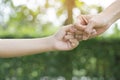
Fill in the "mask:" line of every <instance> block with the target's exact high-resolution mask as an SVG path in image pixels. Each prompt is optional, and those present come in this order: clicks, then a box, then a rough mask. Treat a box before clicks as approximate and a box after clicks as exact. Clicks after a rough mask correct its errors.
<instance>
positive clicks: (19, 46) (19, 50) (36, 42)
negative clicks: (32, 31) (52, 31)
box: [0, 37, 54, 57]
mask: <svg viewBox="0 0 120 80" xmlns="http://www.w3.org/2000/svg"><path fill="white" fill-rule="evenodd" d="M52 50H54V47H53V42H52V37H46V38H40V39H3V40H0V56H1V57H16V56H25V55H30V54H35V53H41V52H46V51H52Z"/></svg>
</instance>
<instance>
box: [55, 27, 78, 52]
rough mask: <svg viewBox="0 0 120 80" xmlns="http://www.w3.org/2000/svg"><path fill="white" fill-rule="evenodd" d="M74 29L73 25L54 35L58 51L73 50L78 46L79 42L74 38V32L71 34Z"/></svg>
mask: <svg viewBox="0 0 120 80" xmlns="http://www.w3.org/2000/svg"><path fill="white" fill-rule="evenodd" d="M72 27H73V25H68V26H64V27H62V28H61V29H60V30H59V31H58V32H57V33H56V34H55V35H53V41H54V47H55V49H56V50H72V49H74V48H75V47H77V46H78V44H79V41H78V40H77V39H76V38H75V37H74V30H73V31H72V32H69V30H70V29H71V28H72Z"/></svg>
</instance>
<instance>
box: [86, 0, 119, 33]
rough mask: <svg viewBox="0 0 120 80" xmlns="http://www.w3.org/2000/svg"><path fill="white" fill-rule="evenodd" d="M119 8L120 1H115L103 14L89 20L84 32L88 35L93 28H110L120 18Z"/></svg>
mask: <svg viewBox="0 0 120 80" xmlns="http://www.w3.org/2000/svg"><path fill="white" fill-rule="evenodd" d="M119 6H120V0H116V1H115V2H113V3H112V4H111V5H110V6H108V7H107V8H106V9H105V10H104V11H103V12H101V13H100V14H98V15H96V16H94V17H93V18H91V20H89V23H88V26H87V27H86V30H85V31H86V32H87V33H88V34H90V33H91V32H92V29H93V28H102V27H106V28H108V27H110V26H111V25H112V24H113V23H114V22H115V21H116V20H118V19H119V18H120V9H119Z"/></svg>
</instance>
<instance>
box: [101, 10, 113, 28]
mask: <svg viewBox="0 0 120 80" xmlns="http://www.w3.org/2000/svg"><path fill="white" fill-rule="evenodd" d="M99 16H100V17H101V18H104V19H103V22H104V24H106V25H105V26H107V27H109V26H111V25H112V24H113V23H114V21H113V18H114V16H113V15H112V14H108V13H107V12H102V13H100V14H99Z"/></svg>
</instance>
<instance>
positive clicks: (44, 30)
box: [0, 0, 120, 80]
mask: <svg viewBox="0 0 120 80" xmlns="http://www.w3.org/2000/svg"><path fill="white" fill-rule="evenodd" d="M83 1H84V0H83ZM83 1H81V0H0V38H36V37H37V38H38V37H45V36H49V35H52V34H54V33H55V32H56V31H57V30H58V29H59V28H60V27H61V26H63V25H67V24H71V23H73V22H74V21H75V18H76V16H78V15H79V14H97V13H100V12H101V11H102V10H103V9H104V7H103V6H101V5H98V4H92V5H87V4H86V3H85V2H83ZM88 1H89V0H88ZM91 1H92V0H91ZM98 1H99V0H98ZM93 3H94V2H93ZM112 26H113V27H114V28H112V31H111V30H108V31H107V32H106V33H104V34H103V35H101V36H99V37H97V38H94V39H91V40H88V41H82V42H80V45H79V46H78V47H77V48H75V49H74V50H72V51H55V52H46V53H43V54H38V55H31V56H25V57H17V58H9V59H3V58H0V80H120V30H119V27H118V26H119V22H118V23H115V24H113V25H112Z"/></svg>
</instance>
